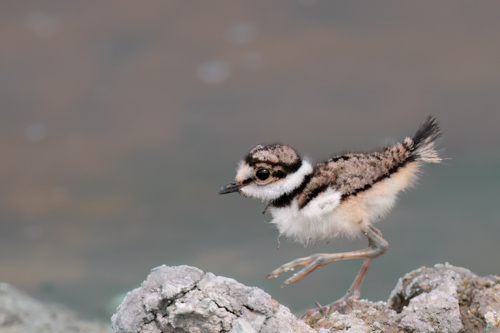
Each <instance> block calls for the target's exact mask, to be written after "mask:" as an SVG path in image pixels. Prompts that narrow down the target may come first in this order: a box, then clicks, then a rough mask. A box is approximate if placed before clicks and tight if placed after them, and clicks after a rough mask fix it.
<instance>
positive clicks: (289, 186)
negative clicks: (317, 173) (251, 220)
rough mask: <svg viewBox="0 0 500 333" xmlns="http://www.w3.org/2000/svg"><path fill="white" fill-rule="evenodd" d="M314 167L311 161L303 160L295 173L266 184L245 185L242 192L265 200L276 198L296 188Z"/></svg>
mask: <svg viewBox="0 0 500 333" xmlns="http://www.w3.org/2000/svg"><path fill="white" fill-rule="evenodd" d="M312 171H313V167H312V165H311V163H310V162H308V161H306V160H303V161H302V165H301V167H300V168H299V169H298V170H297V171H295V172H294V173H291V174H289V175H288V176H286V177H285V178H283V179H280V180H278V181H276V182H274V183H270V184H266V185H260V186H259V185H257V184H255V183H251V184H248V185H246V186H243V187H242V188H241V190H240V192H241V193H242V194H243V195H246V196H249V197H254V198H257V199H261V200H263V201H269V200H274V199H277V198H279V197H280V196H282V195H283V194H287V193H290V192H292V191H293V190H295V189H296V188H297V187H299V186H300V184H302V181H303V180H304V177H305V176H307V175H309V174H311V173H312Z"/></svg>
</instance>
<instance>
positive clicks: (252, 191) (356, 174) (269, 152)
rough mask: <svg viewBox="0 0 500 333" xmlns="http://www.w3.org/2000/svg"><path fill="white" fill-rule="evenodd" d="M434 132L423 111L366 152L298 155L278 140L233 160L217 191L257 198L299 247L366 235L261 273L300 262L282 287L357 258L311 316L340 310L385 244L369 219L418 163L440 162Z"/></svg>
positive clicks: (383, 209)
mask: <svg viewBox="0 0 500 333" xmlns="http://www.w3.org/2000/svg"><path fill="white" fill-rule="evenodd" d="M440 137H441V130H440V126H439V123H438V121H437V120H436V118H435V117H433V116H428V117H427V119H426V120H425V122H424V123H422V124H421V125H420V127H419V128H418V130H417V131H416V133H415V134H414V135H413V136H412V137H407V138H405V139H404V140H402V141H401V142H397V143H395V144H394V145H389V146H386V147H385V148H383V149H379V150H376V151H373V152H369V153H364V152H349V153H345V154H340V155H336V156H334V157H332V158H330V159H327V160H325V161H322V162H318V163H313V162H312V161H310V160H308V159H307V158H302V157H301V156H300V155H299V154H298V153H297V152H296V151H295V150H294V149H292V148H290V147H289V146H286V145H284V144H280V143H273V144H259V145H256V146H254V147H253V148H252V149H251V150H250V151H249V152H248V153H247V154H246V155H245V156H244V158H243V159H242V160H241V161H240V162H239V164H238V167H237V172H236V177H235V180H234V181H232V182H231V183H229V184H227V185H225V186H222V187H221V188H220V190H219V194H227V193H235V192H238V193H240V194H242V195H243V196H246V197H252V198H255V199H260V200H262V201H263V202H265V203H266V204H267V206H266V209H265V210H264V212H263V213H265V212H266V211H269V212H270V213H271V215H272V217H273V219H272V221H271V223H272V224H274V225H275V226H276V227H277V229H278V231H279V234H280V236H281V235H283V236H286V237H287V238H288V239H291V240H292V241H296V242H299V243H302V244H304V245H307V244H308V243H311V242H317V241H321V240H328V241H329V240H332V239H335V238H337V237H342V236H347V237H351V238H353V237H356V236H362V235H364V236H366V237H367V239H368V247H367V248H365V249H362V250H357V251H350V252H343V253H316V254H313V255H311V256H308V257H303V258H298V259H295V260H293V261H291V262H289V263H286V264H284V265H282V266H280V267H279V268H277V269H275V270H274V271H272V272H271V273H270V274H269V275H267V276H266V277H267V278H274V277H278V275H280V274H282V273H284V272H287V271H291V270H293V269H294V268H296V267H299V266H304V267H303V268H302V269H301V270H300V271H298V272H297V273H295V274H294V275H293V276H292V277H290V278H288V279H287V280H286V281H285V282H284V284H283V286H286V285H288V284H290V283H295V282H297V281H299V280H301V279H303V278H304V277H306V276H307V275H309V274H310V273H311V272H313V271H314V270H316V269H318V268H320V267H323V266H325V265H327V264H329V263H332V262H336V261H341V260H350V259H364V261H363V264H362V266H361V269H360V271H359V273H358V274H357V275H356V277H355V279H354V281H353V282H352V284H351V286H350V288H349V289H348V291H347V292H346V294H345V295H344V296H343V297H342V298H340V299H339V300H337V301H335V302H332V303H330V304H329V305H327V306H321V305H320V304H319V303H317V302H316V305H317V306H318V308H319V309H317V310H314V309H312V310H309V311H307V312H306V313H305V314H304V316H312V315H313V314H317V313H318V312H319V313H322V314H323V315H325V313H328V314H330V313H333V312H334V311H339V312H345V311H346V310H347V308H348V307H349V306H351V305H352V302H353V301H355V300H358V299H359V297H360V289H361V286H362V284H363V281H364V279H365V276H366V273H367V271H368V268H369V267H370V264H371V262H372V260H373V259H375V258H378V257H380V256H381V255H383V254H384V253H385V252H386V251H387V249H388V248H389V243H388V242H387V241H386V240H385V239H384V238H383V237H382V232H381V231H380V230H379V229H377V228H375V227H374V226H373V224H374V223H375V222H378V221H379V220H381V218H382V217H384V216H385V215H386V214H387V213H388V212H389V211H390V210H391V209H392V208H393V207H394V205H395V203H396V199H397V195H398V194H399V193H400V192H402V191H404V190H406V189H408V188H411V187H412V186H413V185H415V182H416V179H417V177H418V175H419V174H420V173H421V169H422V165H423V164H424V163H440V162H441V161H442V158H441V157H440V153H439V151H438V150H437V149H436V142H437V140H438V139H439V138H440Z"/></svg>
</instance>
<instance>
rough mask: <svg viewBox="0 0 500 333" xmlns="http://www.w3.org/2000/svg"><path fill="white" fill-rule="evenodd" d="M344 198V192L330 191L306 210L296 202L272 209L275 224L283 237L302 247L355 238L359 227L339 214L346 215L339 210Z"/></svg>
mask: <svg viewBox="0 0 500 333" xmlns="http://www.w3.org/2000/svg"><path fill="white" fill-rule="evenodd" d="M340 198H341V194H340V192H337V191H335V190H333V189H328V190H326V191H325V192H324V193H322V194H320V195H318V196H317V197H316V198H314V199H313V200H311V201H310V202H309V203H308V204H307V205H306V206H305V207H304V208H302V209H299V207H298V204H297V200H296V199H294V200H293V201H292V203H291V205H290V206H287V207H270V212H271V214H272V216H273V220H272V221H271V223H273V224H275V225H276V226H277V228H278V230H279V232H280V234H281V235H284V236H286V237H288V238H291V239H293V240H295V241H297V242H299V243H302V244H307V243H309V242H315V241H319V240H324V239H332V238H335V237H337V236H339V235H349V236H354V235H356V234H357V233H359V227H357V226H356V225H353V224H352V223H350V221H349V219H345V218H343V217H342V214H340V215H339V213H342V211H341V210H340V211H339V210H338V209H337V208H338V207H339V205H340Z"/></svg>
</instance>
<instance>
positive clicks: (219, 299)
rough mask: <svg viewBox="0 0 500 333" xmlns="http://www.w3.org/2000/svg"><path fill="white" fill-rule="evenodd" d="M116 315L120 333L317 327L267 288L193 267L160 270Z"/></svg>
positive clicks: (241, 332)
mask: <svg viewBox="0 0 500 333" xmlns="http://www.w3.org/2000/svg"><path fill="white" fill-rule="evenodd" d="M111 320H112V327H113V329H114V330H115V331H116V332H119V333H132V332H133V333H138V332H141V333H146V332H148V333H160V332H165V333H167V332H168V333H174V332H175V333H181V332H192V333H198V332H199V333H204V332H207V333H216V332H217V333H219V332H232V333H253V332H263V333H264V332H290V333H293V332H297V333H298V332H314V330H312V329H311V328H309V327H308V326H307V325H306V324H305V323H303V322H301V321H299V320H298V319H297V318H296V317H295V316H294V315H292V314H291V313H290V311H289V310H288V309H287V308H286V307H284V306H282V305H280V304H279V303H278V302H276V301H275V300H273V299H272V298H271V297H270V296H269V295H268V294H266V293H265V292H264V291H262V290H261V289H259V288H255V287H247V286H244V285H242V284H241V283H239V282H237V281H235V280H233V279H229V278H225V277H220V276H215V275H214V274H212V273H203V272H202V271H201V270H199V269H197V268H194V267H189V266H178V267H167V266H161V267H158V268H156V269H154V270H153V271H152V272H151V274H150V275H149V276H148V278H147V279H146V281H144V282H143V283H142V285H141V287H139V288H137V289H135V290H133V291H132V292H130V293H128V294H127V296H126V297H125V299H124V301H123V303H122V304H121V305H120V306H119V307H118V309H117V312H116V314H115V315H113V317H112V319H111Z"/></svg>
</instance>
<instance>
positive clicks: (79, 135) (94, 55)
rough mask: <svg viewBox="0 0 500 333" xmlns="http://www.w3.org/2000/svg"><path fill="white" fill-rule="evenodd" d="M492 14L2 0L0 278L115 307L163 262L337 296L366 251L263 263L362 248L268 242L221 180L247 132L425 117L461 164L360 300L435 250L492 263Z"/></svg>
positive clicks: (426, 8) (395, 220)
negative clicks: (298, 266)
mask: <svg viewBox="0 0 500 333" xmlns="http://www.w3.org/2000/svg"><path fill="white" fill-rule="evenodd" d="M499 17H500V4H499V3H498V2H495V1H482V2H479V3H477V2H470V1H440V2H435V1H413V2H401V1H376V2H375V1H358V0H350V1H331V0H330V1H327V0H324V1H320V0H318V1H315V0H302V1H272V2H270V1H123V0H120V1H97V0H92V1H27V0H22V1H20V0H15V1H14V0H6V1H2V3H1V4H0V120H1V121H0V156H1V161H0V184H1V186H0V199H1V200H0V253H1V255H0V280H1V281H5V282H9V283H12V284H14V285H16V286H17V287H19V288H21V289H23V290H26V291H28V292H30V293H31V294H33V295H36V296H37V297H39V298H42V299H46V300H50V301H58V302H63V303H66V304H69V305H70V306H71V307H73V308H75V309H78V310H80V311H82V312H84V313H85V314H86V315H87V316H88V317H101V318H104V319H105V320H106V319H107V318H108V316H109V315H110V312H112V311H113V306H114V305H110V304H113V303H112V302H111V298H112V297H113V296H114V295H118V294H120V293H122V292H125V291H127V290H130V289H132V288H134V287H136V286H138V284H139V283H140V282H141V281H142V280H143V279H144V278H145V276H146V275H147V273H148V272H149V270H150V269H151V268H153V267H155V266H157V265H161V264H168V265H177V264H189V265H195V266H198V267H200V268H202V269H204V270H207V271H212V272H214V273H215V274H219V275H225V276H229V277H234V278H237V279H238V280H240V281H241V282H243V283H246V284H250V285H256V286H259V287H261V288H263V289H265V290H266V291H267V292H269V293H271V294H272V296H273V297H275V298H276V299H278V300H279V301H281V302H283V303H284V304H285V305H287V306H290V307H291V308H292V310H293V311H300V310H302V309H305V308H307V307H310V306H312V305H313V304H314V301H315V300H317V301H319V302H320V303H328V302H329V301H332V300H334V299H337V298H339V297H340V296H342V295H343V294H344V292H345V290H346V289H347V288H348V286H349V284H350V282H351V281H352V279H353V278H354V276H355V274H356V272H357V270H358V269H359V266H360V265H361V262H359V261H352V262H341V263H336V264H332V265H329V266H328V267H325V268H322V269H321V270H320V271H317V272H315V273H313V274H312V275H311V276H309V277H308V278H307V279H305V280H303V281H301V282H300V283H298V284H296V285H291V286H289V287H287V288H284V289H280V288H279V285H280V284H281V283H282V282H283V281H284V279H285V278H286V277H283V278H281V277H280V278H279V279H277V280H270V281H268V280H264V279H263V277H264V276H265V275H266V274H267V273H268V272H270V271H271V270H272V269H274V268H276V267H277V266H279V265H280V264H282V263H285V262H287V261H289V260H291V259H294V258H296V257H299V256H305V255H309V254H312V253H314V252H318V251H322V252H325V251H330V252H335V251H337V252H338V251H345V250H353V249H358V248H361V247H364V246H365V241H364V240H362V239H359V240H355V241H348V240H335V241H333V242H330V243H329V244H317V245H315V246H310V247H309V248H307V249H304V248H303V247H302V246H300V245H297V244H293V243H290V242H287V241H286V240H284V239H281V244H280V247H279V249H278V250H277V249H276V248H277V247H278V242H277V241H276V238H277V232H276V231H275V230H274V229H273V228H272V227H271V226H269V225H268V224H267V223H264V221H269V220H270V216H269V215H265V216H263V215H261V214H260V212H261V210H262V208H263V205H262V204H261V203H259V202H257V201H252V200H249V199H245V198H241V197H238V196H236V195H234V196H223V197H220V196H218V195H217V191H218V189H219V187H220V186H221V185H223V184H225V183H227V182H229V181H230V180H231V179H232V178H233V177H234V170H235V167H236V163H237V161H238V159H239V158H240V157H241V156H242V155H243V154H244V153H245V152H246V151H247V150H248V149H249V148H250V147H251V146H252V145H254V144H257V143H261V142H274V141H280V142H284V143H288V144H290V145H292V146H293V147H296V148H297V150H298V151H299V152H301V153H302V154H304V155H307V156H309V157H311V158H314V159H317V158H318V159H319V158H327V157H329V156H331V155H332V154H334V153H340V152H343V151H345V150H349V149H359V150H369V149H373V148H377V147H381V146H383V145H385V144H387V143H390V142H394V141H395V140H397V139H402V138H404V137H405V136H407V135H412V134H413V133H414V131H415V130H416V128H417V127H418V125H419V123H421V122H423V121H424V119H425V117H426V116H427V115H428V114H434V115H435V116H436V117H437V118H438V119H439V120H440V121H441V123H442V127H443V130H444V138H443V140H442V142H441V147H443V148H444V149H443V154H444V155H445V156H446V157H448V158H450V159H449V160H447V161H446V163H445V165H441V166H429V167H428V168H426V172H425V175H424V176H423V177H421V180H420V184H419V186H418V187H417V188H416V189H415V190H412V191H410V192H408V193H405V194H404V195H403V196H402V198H401V200H400V203H399V205H398V206H397V208H396V209H395V211H394V212H393V213H392V214H390V215H389V216H388V217H387V218H386V219H385V221H383V222H381V223H380V224H379V225H378V227H379V228H380V229H381V230H382V231H383V232H384V236H385V237H386V239H387V240H388V241H389V243H390V244H391V248H390V249H389V251H388V252H387V254H386V255H384V256H383V257H381V258H380V259H377V260H376V261H375V262H374V264H373V265H372V268H371V270H370V272H369V273H368V276H367V279H366V282H365V285H364V287H363V291H362V296H363V297H367V298H369V299H372V300H380V299H386V298H387V297H388V294H389V292H390V290H391V289H392V287H393V286H394V285H395V284H396V281H397V278H398V277H399V276H400V275H402V274H404V273H405V272H407V271H409V270H411V269H415V268H417V267H419V266H421V265H433V264H435V263H439V262H445V261H449V262H450V263H452V264H455V265H463V266H467V267H469V268H470V269H472V270H473V271H475V272H477V273H479V274H483V275H485V274H500V266H499V263H500V259H499V256H498V253H499V252H500V245H499V244H500V243H499V242H498V234H499V232H500V224H499V222H498V221H499V218H500V208H499V200H498V188H499V186H500V178H499V172H498V171H499V167H500V154H499V153H500V148H499V147H500V145H499V141H500V140H499V139H500V134H499V133H500V131H499V121H500V112H499V107H500V94H499V88H500V43H499V40H498V35H499V29H500V20H499V19H498V18H499ZM109 306H111V310H109ZM107 307H108V308H107Z"/></svg>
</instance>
